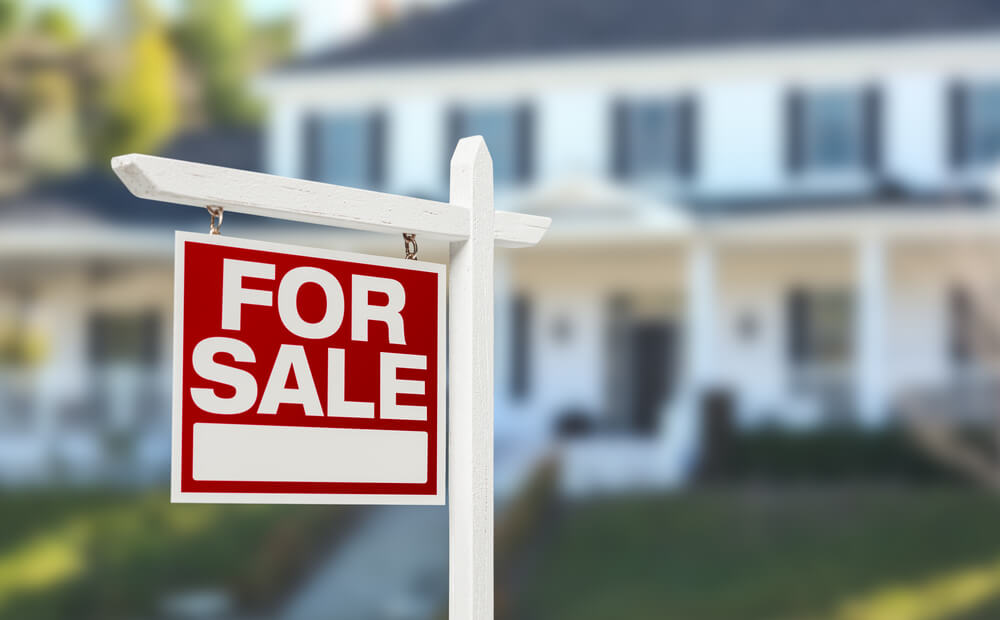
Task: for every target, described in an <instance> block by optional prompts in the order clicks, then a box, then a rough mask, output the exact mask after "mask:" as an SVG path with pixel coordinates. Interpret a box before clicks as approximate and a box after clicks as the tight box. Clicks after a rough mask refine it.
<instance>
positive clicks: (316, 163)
mask: <svg viewBox="0 0 1000 620" xmlns="http://www.w3.org/2000/svg"><path fill="white" fill-rule="evenodd" d="M322 130H323V119H321V118H320V116H319V114H317V113H315V112H311V113H309V114H308V115H306V119H305V122H304V123H303V124H302V134H303V135H302V144H303V145H304V148H303V153H302V154H303V156H304V160H305V161H304V162H303V166H302V171H303V173H304V176H305V178H307V179H309V180H310V181H322V180H323V179H322V170H323V163H322V159H323V158H322V152H321V142H322V139H323V135H322V133H323V132H322Z"/></svg>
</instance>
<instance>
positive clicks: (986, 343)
mask: <svg viewBox="0 0 1000 620" xmlns="http://www.w3.org/2000/svg"><path fill="white" fill-rule="evenodd" d="M980 292H981V293H982V291H980ZM977 301H978V303H977ZM948 306H949V312H948V315H949V316H948V319H949V324H950V325H949V332H950V352H951V361H952V363H953V364H954V365H955V366H956V367H959V368H962V367H970V366H975V365H977V364H986V363H995V362H996V361H997V360H1000V331H998V329H997V324H996V322H995V321H993V322H991V321H990V320H989V318H988V317H989V315H988V313H986V312H984V311H983V308H982V307H981V306H982V300H981V298H980V299H979V300H977V296H976V295H975V294H974V293H973V291H970V290H969V289H968V288H966V287H962V286H956V287H953V288H952V289H951V291H950V292H949V298H948Z"/></svg>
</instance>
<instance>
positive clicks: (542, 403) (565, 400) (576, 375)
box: [531, 294, 605, 428]
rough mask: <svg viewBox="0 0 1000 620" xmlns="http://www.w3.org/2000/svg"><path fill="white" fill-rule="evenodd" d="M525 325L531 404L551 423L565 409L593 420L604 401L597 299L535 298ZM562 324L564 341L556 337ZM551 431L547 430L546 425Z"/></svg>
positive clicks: (600, 312)
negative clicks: (530, 354) (531, 368)
mask: <svg viewBox="0 0 1000 620" xmlns="http://www.w3.org/2000/svg"><path fill="white" fill-rule="evenodd" d="M532 321H533V323H532V325H531V342H532V343H533V345H532V346H533V354H534V355H535V358H534V360H533V361H532V363H533V364H534V368H536V369H537V372H536V373H535V374H534V376H533V377H532V397H533V398H532V401H533V402H532V404H533V405H534V406H535V407H536V408H537V411H539V412H541V413H542V415H543V416H546V417H547V418H548V420H547V423H548V424H551V423H552V422H554V421H555V419H556V418H557V416H559V415H560V414H563V413H566V412H567V411H568V410H570V409H580V410H582V411H584V412H587V413H591V414H594V415H595V416H599V415H600V414H601V413H602V412H601V411H600V407H601V404H602V403H603V402H604V372H603V364H604V360H605V351H604V334H605V330H604V312H603V307H602V304H601V300H600V299H599V298H591V297H589V296H587V295H586V294H583V295H580V296H560V297H542V296H539V297H537V298H536V299H535V308H534V312H533V317H532ZM560 322H565V326H566V327H567V330H566V338H565V339H564V340H561V339H559V338H558V337H557V335H556V332H557V331H558V329H557V325H558V324H559V323H560ZM549 428H551V426H550V427H549Z"/></svg>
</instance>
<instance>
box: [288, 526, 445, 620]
mask: <svg viewBox="0 0 1000 620" xmlns="http://www.w3.org/2000/svg"><path fill="white" fill-rule="evenodd" d="M447 596H448V509H447V508H446V507H443V506H433V507H424V506H379V507H376V508H373V509H372V510H371V512H370V513H368V514H367V515H365V516H363V517H362V521H361V523H360V524H359V529H358V530H357V531H355V532H353V533H352V534H351V535H349V537H348V538H347V539H346V540H344V541H343V543H342V544H341V546H339V547H338V548H337V550H336V551H335V553H333V554H332V556H331V557H330V558H329V560H327V562H326V563H325V564H321V565H319V567H318V568H317V569H316V571H315V572H314V573H313V574H312V575H311V576H310V578H309V579H307V581H306V583H305V584H304V586H303V587H302V589H301V590H300V591H299V592H297V593H296V594H294V595H293V596H292V599H291V600H290V602H289V604H288V606H287V607H286V608H285V609H284V610H283V613H281V614H280V615H279V617H280V618H281V619H282V620H429V619H430V618H432V617H434V615H435V614H437V613H438V612H439V611H440V610H441V604H442V602H443V601H446V600H447Z"/></svg>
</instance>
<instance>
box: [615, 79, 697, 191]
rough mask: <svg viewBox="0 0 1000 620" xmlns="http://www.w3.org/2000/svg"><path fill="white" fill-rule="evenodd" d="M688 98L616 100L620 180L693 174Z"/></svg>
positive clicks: (691, 105)
mask: <svg viewBox="0 0 1000 620" xmlns="http://www.w3.org/2000/svg"><path fill="white" fill-rule="evenodd" d="M694 114H695V112H694V102H693V100H692V99H690V98H677V99H667V100H663V99H648V100H637V101H619V102H618V103H616V104H615V108H614V135H615V154H614V168H615V173H616V174H617V175H618V176H619V177H625V178H635V179H656V178H666V177H671V176H675V177H676V176H687V175H690V174H691V173H692V172H693V171H694V136H695V131H694V123H695V116H694Z"/></svg>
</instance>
